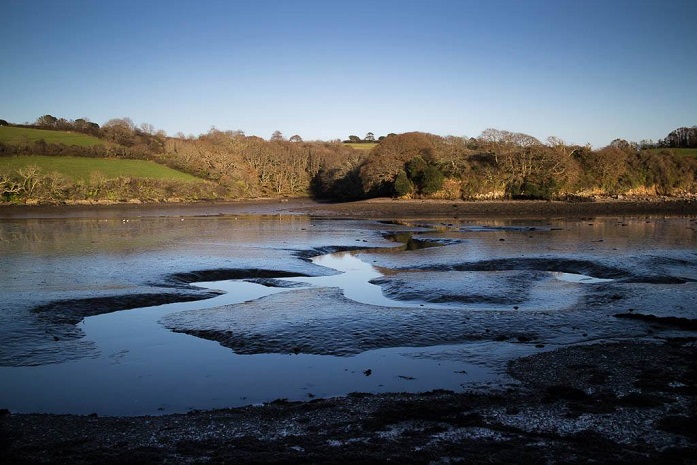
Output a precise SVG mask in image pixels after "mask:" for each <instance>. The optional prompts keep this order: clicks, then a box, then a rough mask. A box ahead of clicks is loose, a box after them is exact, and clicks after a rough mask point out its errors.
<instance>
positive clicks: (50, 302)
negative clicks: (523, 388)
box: [0, 211, 697, 415]
mask: <svg viewBox="0 0 697 465" xmlns="http://www.w3.org/2000/svg"><path fill="white" fill-rule="evenodd" d="M127 212H128V211H126V212H125V213H127ZM120 213H121V215H120V216H119V217H104V216H103V215H99V216H98V217H82V218H43V219H32V218H25V219H13V220H0V254H1V255H0V256H1V257H2V261H1V262H0V274H1V276H2V281H1V282H0V294H1V295H0V297H2V303H1V304H0V305H1V307H0V333H1V336H2V337H1V338H0V408H7V409H9V410H11V411H13V412H45V413H82V414H89V413H98V414H100V415H138V414H163V413H174V412H186V411H190V410H194V409H208V408H223V407H232V406H240V405H248V404H257V403H262V402H269V401H273V400H275V399H279V398H284V399H289V400H303V399H305V400H308V399H312V398H314V397H327V396H337V395H345V394H348V393H351V392H395V391H413V392H417V391H427V390H432V389H449V390H454V391H461V390H469V389H477V388H480V387H487V388H491V387H494V388H497V387H502V386H505V384H506V383H509V382H511V380H509V379H508V378H507V377H506V376H505V367H506V362H507V361H509V360H511V359H513V358H515V357H518V356H522V355H527V354H530V353H534V352H537V351H543V350H551V349H555V348H558V347H563V346H568V345H573V344H585V343H589V342H594V341H600V340H622V339H637V338H649V339H650V338H661V337H667V336H674V335H681V334H689V331H687V330H685V329H684V328H681V327H680V325H677V326H676V325H675V324H674V322H675V320H671V319H670V318H668V317H673V318H679V319H684V320H694V319H695V318H697V310H696V309H697V284H696V283H697V251H696V248H695V245H696V244H697V240H696V239H697V221H696V220H695V219H693V218H594V219H592V220H589V219H585V220H574V221H564V220H538V221H530V220H525V221H521V220H519V221H506V220H476V221H468V220H448V222H447V223H441V222H434V221H430V220H429V221H402V222H389V223H387V222H378V221H367V220H366V221H363V220H332V219H321V218H313V217H309V216H302V215H216V216H177V217H173V216H163V217H147V216H131V217H126V216H125V213H123V212H120ZM209 278H214V279H209ZM230 278H232V279H230ZM185 295H186V296H187V298H188V299H189V300H191V299H198V300H192V301H186V302H182V301H179V302H177V300H180V299H183V298H184V297H183V296H185ZM134 296H140V298H139V299H135V298H134ZM152 296H160V297H161V296H167V300H166V301H167V302H170V303H165V304H162V305H155V303H161V302H160V301H158V300H157V299H156V298H154V297H152ZM148 299H150V300H153V305H150V306H145V307H144V306H142V304H139V305H133V304H131V305H129V302H144V301H148ZM110 302H116V304H114V305H111V304H109V303H110ZM105 303H107V304H105ZM617 314H625V315H626V314H632V315H653V316H655V317H656V318H657V320H654V321H653V323H647V322H645V321H641V320H636V319H632V318H617V317H616V316H615V315H617Z"/></svg>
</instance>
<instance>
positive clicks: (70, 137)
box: [0, 126, 104, 147]
mask: <svg viewBox="0 0 697 465" xmlns="http://www.w3.org/2000/svg"><path fill="white" fill-rule="evenodd" d="M39 140H44V141H45V142H46V143H48V144H63V145H78V146H81V147H91V146H93V145H101V144H103V143H104V142H103V141H102V140H100V139H98V138H96V137H93V136H88V135H87V134H80V133H76V132H66V131H49V130H46V129H32V128H16V127H11V126H2V127H0V142H1V143H3V144H9V145H17V144H24V143H33V142H36V141H39Z"/></svg>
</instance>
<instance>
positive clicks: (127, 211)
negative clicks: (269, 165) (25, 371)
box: [0, 197, 697, 219]
mask: <svg viewBox="0 0 697 465" xmlns="http://www.w3.org/2000/svg"><path fill="white" fill-rule="evenodd" d="M243 214H259V215H282V214H306V215H311V216H318V217H337V218H371V219H388V218H389V219H395V218H409V217H418V218H486V217H489V218H497V217H505V218H552V217H569V218H579V217H599V216H630V215H697V198H669V197H661V198H658V197H657V198H643V199H640V200H636V199H626V198H625V199H609V198H607V199H599V200H595V201H587V202H561V201H554V202H547V201H532V200H513V201H504V200H500V201H499V200H496V201H476V202H465V201H450V200H395V199H384V198H381V199H370V200H361V201H355V202H325V201H316V200H313V199H308V198H297V199H282V200H278V199H260V200H241V201H236V202H200V203H151V204H103V205H102V204H95V205H60V206H56V205H0V219H12V218H71V217H112V216H124V217H127V216H214V215H243Z"/></svg>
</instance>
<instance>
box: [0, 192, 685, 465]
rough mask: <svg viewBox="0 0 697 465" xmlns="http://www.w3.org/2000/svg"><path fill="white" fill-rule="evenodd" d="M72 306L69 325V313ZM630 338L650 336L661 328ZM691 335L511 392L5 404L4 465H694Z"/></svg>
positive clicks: (117, 208) (537, 208)
mask: <svg viewBox="0 0 697 465" xmlns="http://www.w3.org/2000/svg"><path fill="white" fill-rule="evenodd" d="M4 208H5V207H0V220H1V219H8V218H9V219H20V220H21V219H34V218H58V219H60V218H105V217H108V218H113V217H115V216H116V215H124V216H123V217H126V218H127V217H129V216H130V217H131V218H133V217H134V216H141V217H159V216H166V217H177V216H219V215H310V216H313V217H318V218H337V219H342V218H346V219H348V218H354V217H355V218H365V219H375V220H379V219H385V220H389V219H410V218H424V219H436V218H442V219H446V218H458V219H462V220H467V219H470V218H471V219H478V218H480V219H485V218H511V219H518V218H520V219H525V218H552V217H569V218H574V217H584V218H585V217H593V216H624V215H626V216H632V215H633V216H650V215H655V216H674V215H680V216H687V215H689V216H697V202H695V201H685V200H681V201H677V200H667V201H665V202H639V201H628V200H607V201H603V202H584V203H572V202H542V201H511V202H507V201H486V202H485V201H482V202H452V201H435V200H424V201H422V200H411V201H404V200H390V199H373V200H367V201H360V202H350V203H322V202H316V201H312V200H310V199H289V200H285V201H279V200H258V201H243V202H226V203H216V204H168V205H160V204H148V205H113V206H97V207H92V206H90V207H86V206H76V207H73V206H60V207H38V206H37V207H18V208H17V209H16V210H14V211H12V212H10V213H9V214H8V213H6V211H5V209H4ZM12 208H15V207H12ZM6 215H7V216H6ZM116 217H118V216H116ZM179 278H180V279H185V278H186V276H183V277H179ZM146 297H147V296H146ZM148 298H149V297H148ZM68 304H70V305H69V306H68V307H69V309H70V310H74V306H75V302H68ZM66 305H67V304H66ZM68 307H66V309H68ZM66 311H67V310H66ZM616 316H617V315H616ZM636 324H642V325H646V326H647V327H650V328H652V329H657V328H660V326H661V325H663V324H665V322H661V321H637V322H636ZM669 326H670V325H669ZM686 331H688V332H687V333H680V334H682V335H683V337H682V338H676V337H673V338H670V337H669V336H666V335H660V333H661V331H660V330H658V329H657V331H656V333H655V334H654V335H653V336H652V338H651V339H649V340H644V341H635V340H634V341H630V340H624V341H614V342H608V341H598V342H594V343H590V344H585V345H577V346H567V347H562V348H556V349H554V350H550V351H545V352H541V353H539V354H535V355H532V356H528V357H523V358H518V359H515V360H513V361H511V362H510V364H509V365H508V374H509V375H510V376H511V377H512V378H513V379H515V380H516V382H517V384H510V385H508V384H507V385H505V386H494V387H491V386H490V387H487V388H481V389H479V390H477V391H465V392H457V393H455V392H450V391H434V392H425V393H420V394H406V393H390V394H363V393H355V394H349V395H347V396H345V397H335V398H322V399H311V400H307V401H303V402H288V401H285V400H283V399H279V400H277V401H274V402H270V403H266V404H263V405H261V406H248V407H240V408H231V409H222V410H206V411H192V412H190V413H187V414H165V415H158V416H134V417H127V416H97V415H50V414H13V413H12V412H9V411H7V410H3V409H2V408H3V407H5V406H3V405H2V404H0V460H2V461H3V462H7V463H104V462H108V463H122V462H125V461H133V462H137V463H199V462H213V463H218V462H240V463H250V462H251V463H291V462H295V463H297V462H304V463H307V462H310V463H356V462H364V463H386V462H392V463H424V464H425V463H448V462H451V461H454V462H458V461H465V462H466V463H519V462H529V463H579V464H580V463H589V462H593V461H595V462H600V463H604V462H612V463H626V464H630V463H631V464H635V463H646V464H648V463H676V464H680V463H685V464H689V463H693V464H694V463H696V462H695V459H694V457H697V433H696V431H697V420H696V419H695V418H694V417H693V416H691V413H690V412H694V411H696V410H695V409H697V405H696V397H695V394H696V393H697V391H695V381H694V380H695V379H697V337H694V336H695V335H694V332H689V331H694V329H693V327H690V328H686ZM685 334H687V335H688V336H684V335H685Z"/></svg>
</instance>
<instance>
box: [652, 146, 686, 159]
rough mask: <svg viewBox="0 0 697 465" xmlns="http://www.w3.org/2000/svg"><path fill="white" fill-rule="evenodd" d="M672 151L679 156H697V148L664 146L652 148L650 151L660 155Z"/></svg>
mask: <svg viewBox="0 0 697 465" xmlns="http://www.w3.org/2000/svg"><path fill="white" fill-rule="evenodd" d="M665 151H670V152H671V153H672V154H673V155H675V156H677V157H689V158H697V149H674V148H663V149H651V150H650V152H652V153H655V154H658V155H660V154H661V153H662V152H665Z"/></svg>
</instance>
